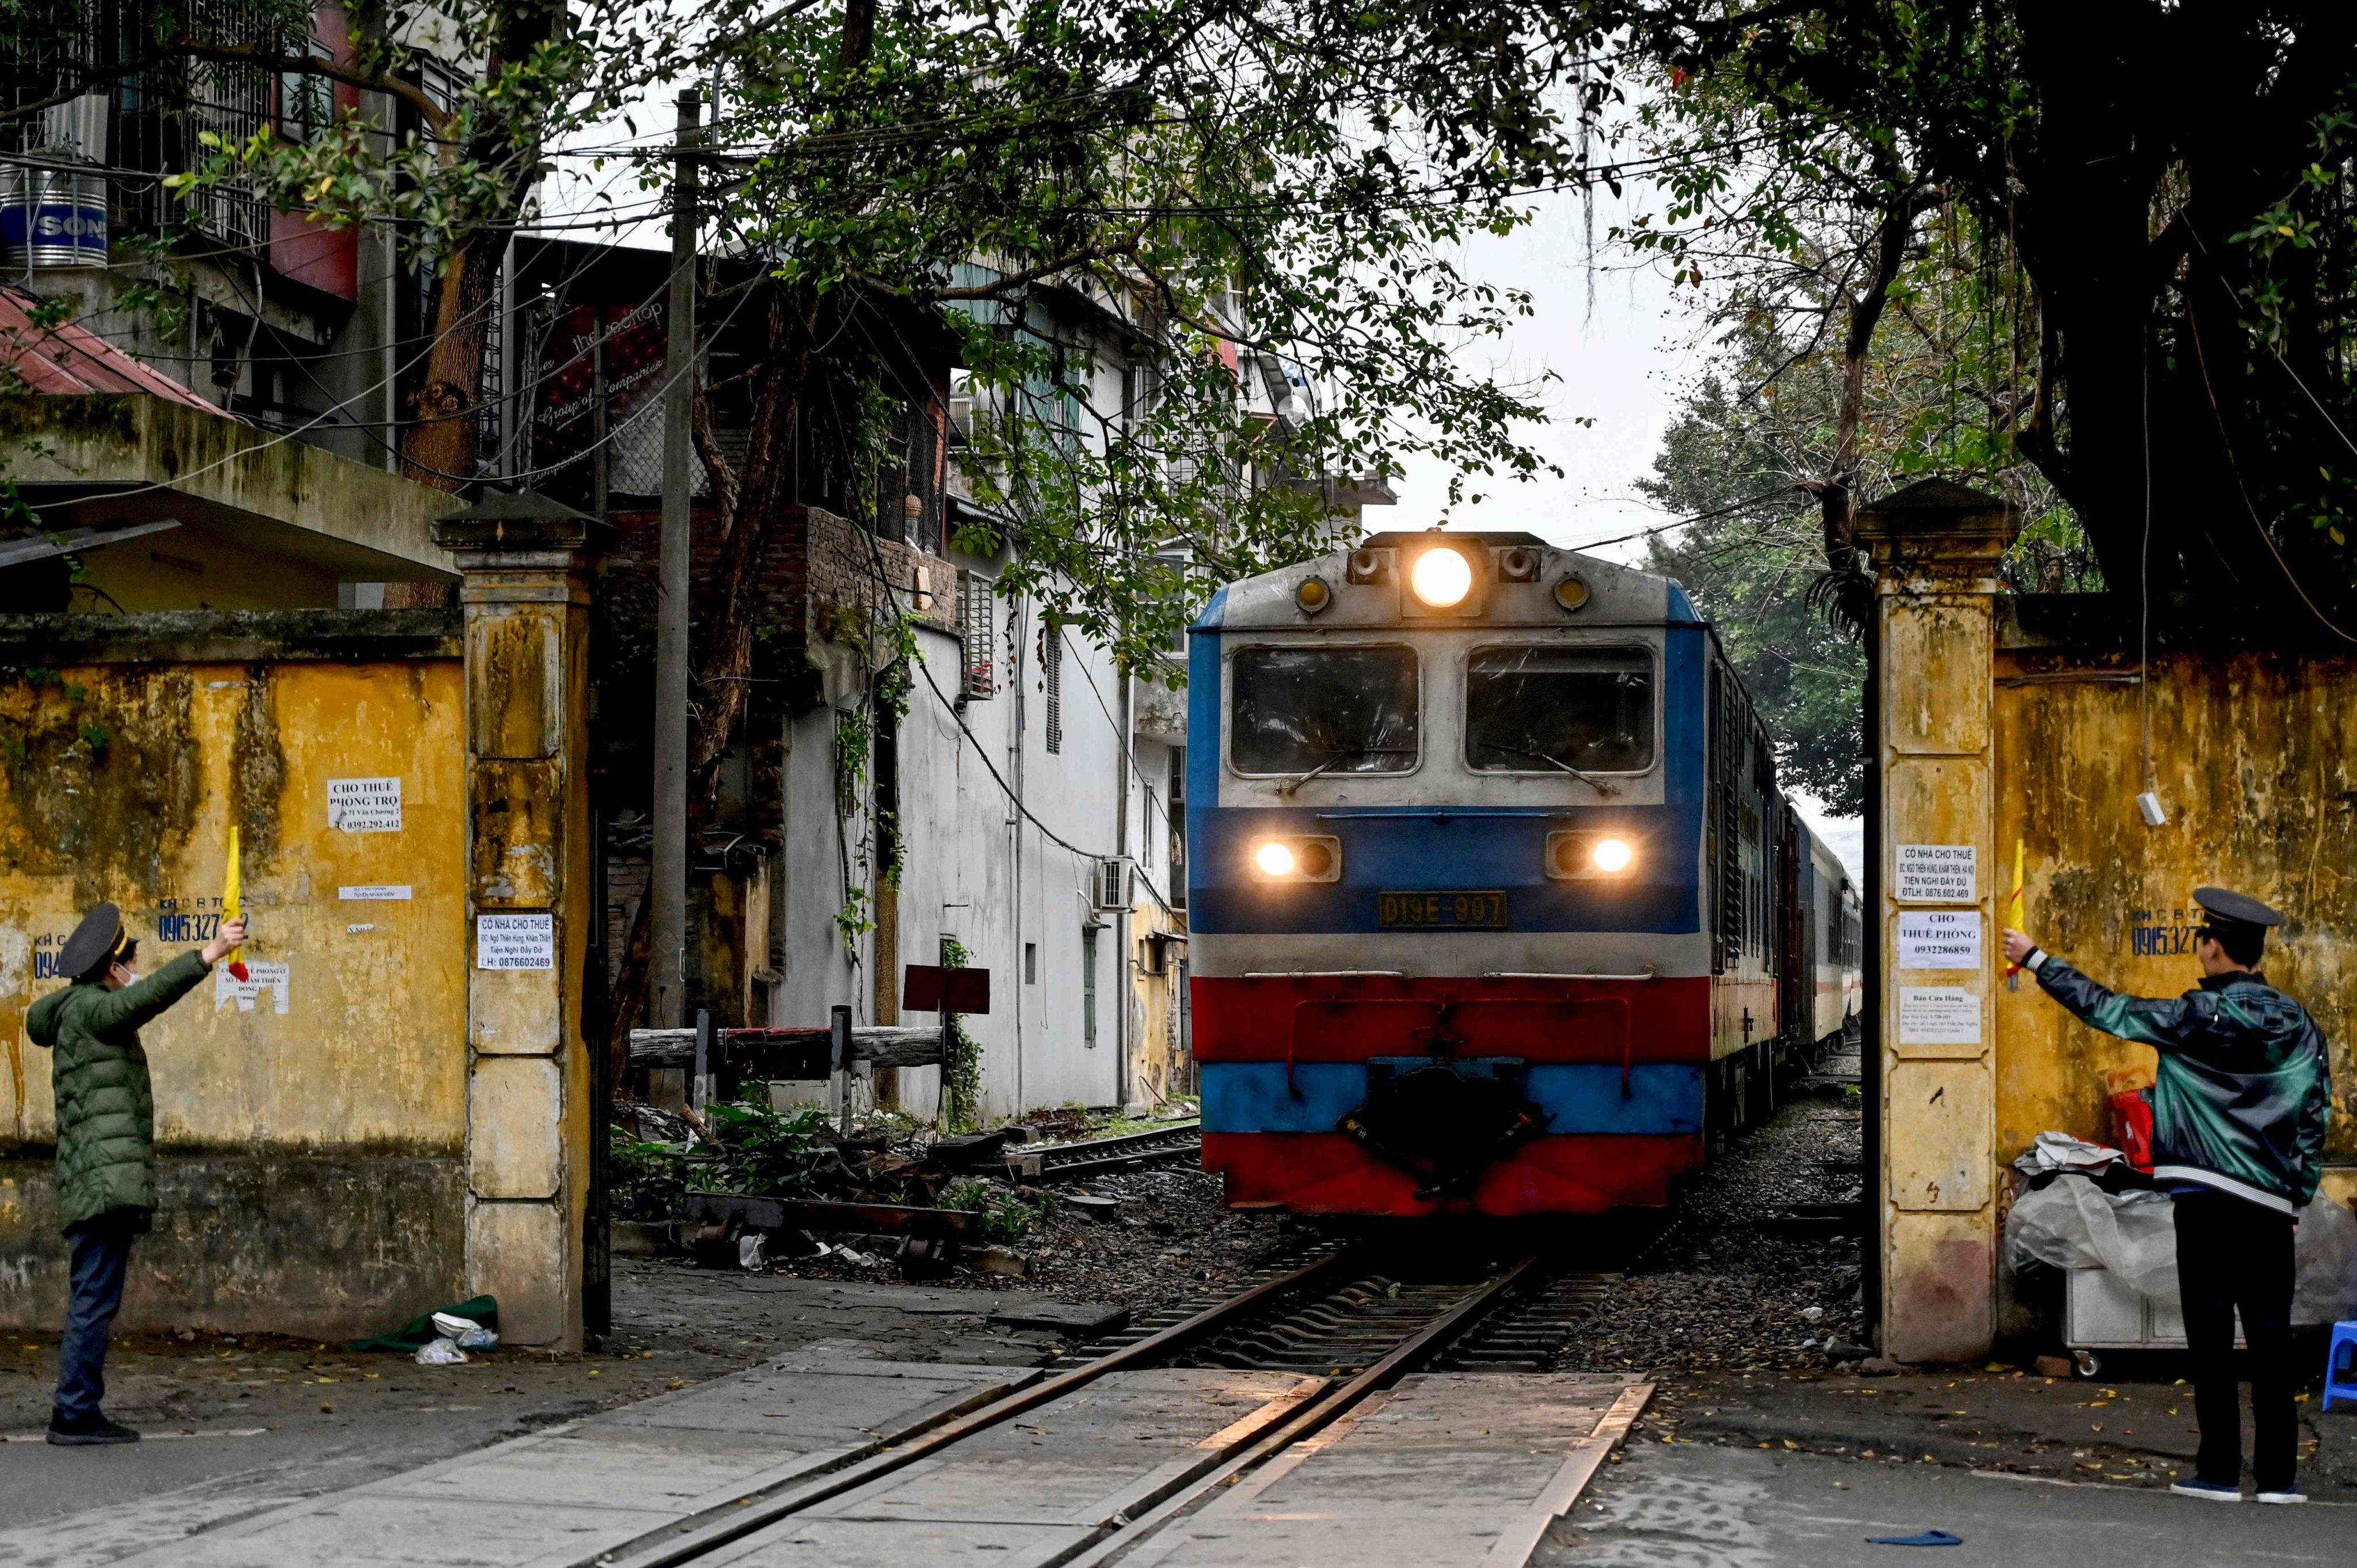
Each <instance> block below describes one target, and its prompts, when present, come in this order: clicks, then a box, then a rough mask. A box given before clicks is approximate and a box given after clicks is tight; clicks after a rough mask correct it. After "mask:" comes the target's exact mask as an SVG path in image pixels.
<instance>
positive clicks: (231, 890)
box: [221, 822, 245, 982]
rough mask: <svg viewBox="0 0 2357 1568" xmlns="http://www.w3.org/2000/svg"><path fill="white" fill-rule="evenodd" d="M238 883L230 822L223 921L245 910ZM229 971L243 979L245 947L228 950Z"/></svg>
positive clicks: (234, 837) (234, 830) (234, 838)
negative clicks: (227, 872)
mask: <svg viewBox="0 0 2357 1568" xmlns="http://www.w3.org/2000/svg"><path fill="white" fill-rule="evenodd" d="M238 884H239V877H238V854H237V824H236V823H235V822H231V824H230V825H229V874H228V875H227V876H225V877H224V878H223V879H222V885H221V918H222V919H223V920H224V921H227V920H234V919H236V918H238V916H240V915H242V914H243V913H244V912H245V909H244V905H243V904H242V898H243V896H244V889H243V888H242V887H241V886H239V885H238ZM229 972H230V974H231V978H233V979H236V980H238V981H241V982H242V981H243V980H244V979H245V949H244V948H243V947H242V946H240V947H236V948H233V949H231V950H230V955H229Z"/></svg>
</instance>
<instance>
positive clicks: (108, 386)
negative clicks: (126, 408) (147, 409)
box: [0, 285, 230, 419]
mask: <svg viewBox="0 0 2357 1568" xmlns="http://www.w3.org/2000/svg"><path fill="white" fill-rule="evenodd" d="M40 303H41V302H40V300H39V299H38V297H36V296H35V295H31V294H28V293H27V292H26V291H25V290H24V289H22V288H18V287H16V286H14V285H0V367H5V369H7V370H11V371H15V372H16V374H17V375H18V376H20V377H22V378H23V379H24V381H25V384H26V385H27V387H28V388H29V389H31V391H33V392H35V393H38V394H45V395H50V396H69V397H70V396H75V395H79V394H82V393H88V392H147V393H150V394H151V395H153V396H156V397H160V398H165V399H167V400H168V401H170V402H173V403H187V404H188V406H189V407H191V408H201V409H203V410H204V411H205V412H206V413H217V414H221V417H222V418H224V419H226V418H228V417H230V416H229V415H228V414H226V413H222V411H221V409H219V408H217V407H215V406H214V405H213V404H211V403H207V402H206V401H205V400H204V399H203V398H200V397H199V396H198V395H197V394H196V393H195V392H190V391H189V390H188V388H186V387H184V386H182V385H181V384H180V383H179V382H178V381H174V380H173V379H172V378H171V377H169V376H167V375H165V374H164V373H163V372H162V371H156V370H152V369H150V368H149V367H147V366H145V365H143V364H141V363H140V362H139V361H138V360H135V359H133V358H132V357H131V356H130V355H129V354H126V353H124V351H123V350H122V349H118V348H116V347H115V346H114V345H113V344H112V343H110V342H108V341H107V340H106V339H105V338H101V337H100V336H99V335H98V334H97V333H95V332H92V331H91V330H90V328H86V327H78V326H75V325H74V324H73V323H71V322H68V323H66V324H65V325H63V326H60V327H40V326H36V325H35V324H34V320H33V312H34V311H35V310H36V309H37V308H38V306H39V305H40Z"/></svg>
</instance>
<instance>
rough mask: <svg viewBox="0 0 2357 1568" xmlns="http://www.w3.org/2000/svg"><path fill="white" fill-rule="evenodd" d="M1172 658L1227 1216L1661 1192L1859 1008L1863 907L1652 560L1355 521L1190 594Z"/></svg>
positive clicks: (1510, 1203) (1705, 637) (1444, 1208)
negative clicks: (1319, 551) (1184, 701)
mask: <svg viewBox="0 0 2357 1568" xmlns="http://www.w3.org/2000/svg"><path fill="white" fill-rule="evenodd" d="M1189 680H1190V694H1189V715H1188V731H1189V736H1190V737H1191V738H1192V740H1193V744H1192V746H1190V747H1189V752H1188V757H1187V772H1188V777H1187V781H1186V782H1187V834H1188V854H1187V864H1188V876H1189V882H1188V913H1189V928H1190V937H1189V948H1190V952H1189V959H1190V965H1189V967H1190V970H1191V979H1190V985H1191V993H1190V1003H1191V1006H1192V1013H1193V1031H1192V1032H1193V1048H1194V1055H1195V1059H1196V1062H1197V1064H1198V1067H1199V1070H1200V1086H1201V1093H1202V1122H1203V1163H1204V1165H1205V1166H1206V1167H1207V1168H1209V1169H1211V1170H1215V1171H1218V1172H1219V1173H1221V1175H1222V1178H1223V1181H1224V1184H1225V1189H1226V1195H1227V1201H1228V1202H1229V1204H1230V1205H1231V1206H1233V1207H1239V1208H1243V1207H1256V1208H1286V1209H1291V1210H1294V1211H1297V1212H1301V1213H1315V1214H1335V1215H1383V1216H1403V1217H1405V1216H1427V1215H1436V1214H1450V1213H1458V1214H1468V1213H1469V1214H1483V1215H1495V1216H1526V1215H1544V1214H1564V1213H1594V1212H1598V1211H1602V1210H1606V1209H1610V1208H1622V1207H1634V1206H1658V1205H1661V1204H1663V1203H1665V1202H1666V1201H1667V1200H1668V1197H1669V1194H1670V1188H1671V1184H1672V1183H1673V1182H1674V1181H1675V1180H1676V1179H1677V1178H1678V1177H1680V1176H1684V1175H1685V1174H1687V1173H1689V1172H1692V1171H1695V1170H1696V1169H1698V1168H1699V1167H1700V1166H1701V1165H1703V1163H1704V1161H1705V1160H1706V1157H1707V1155H1708V1153H1709V1151H1710V1149H1711V1148H1712V1147H1713V1145H1714V1144H1715V1143H1716V1142H1717V1140H1718V1139H1720V1138H1721V1137H1723V1136H1724V1135H1725V1134H1726V1133H1728V1132H1730V1131H1732V1130H1735V1129H1738V1128H1740V1127H1742V1126H1744V1125H1746V1124H1748V1123H1750V1122H1755V1121H1757V1120H1759V1119H1760V1118H1761V1117H1763V1116H1764V1115H1765V1114H1766V1113H1767V1112H1769V1110H1770V1107H1771V1106H1772V1104H1773V1101H1774V1096H1775V1093H1776V1087H1777V1084H1778V1082H1779V1079H1780V1075H1781V1074H1783V1073H1784V1072H1786V1071H1787V1070H1788V1069H1791V1068H1792V1066H1793V1065H1794V1064H1796V1063H1798V1062H1800V1061H1802V1060H1803V1059H1805V1058H1807V1057H1808V1055H1809V1053H1811V1052H1812V1051H1813V1050H1814V1049H1816V1048H1817V1047H1821V1046H1823V1045H1824V1043H1826V1042H1828V1041H1829V1040H1831V1039H1832V1038H1833V1037H1834V1036H1838V1035H1840V1034H1841V1033H1842V1032H1843V1030H1844V1029H1845V1028H1846V1026H1847V1024H1848V1021H1849V1020H1850V1019H1851V1018H1852V1017H1853V1016H1854V1015H1856V1014H1857V1010H1858V1005H1859V990H1858V973H1859V971H1858V959H1859V952H1860V926H1859V904H1858V898H1857V892H1856V890H1855V889H1854V888H1853V887H1852V886H1851V885H1850V882H1849V879H1848V878H1847V876H1846V875H1845V874H1844V872H1843V870H1842V867H1841V865H1840V863H1839V862H1838V861H1837V860H1836V859H1835V857H1834V856H1833V855H1832V854H1830V853H1829V852H1828V851H1827V850H1826V849H1825V847H1824V844H1823V843H1820V842H1819V841H1818V840H1817V838H1816V837H1815V835H1814V834H1813V833H1812V832H1810V831H1809V829H1808V827H1807V825H1806V824H1805V823H1804V822H1803V821H1802V819H1801V817H1800V815H1799V814H1798V813H1797V812H1796V811H1794V810H1793V809H1792V805H1791V804H1790V802H1789V801H1788V800H1786V799H1785V798H1784V796H1783V794H1782V793H1781V791H1780V789H1778V786H1777V779H1776V769H1775V765H1774V759H1773V755H1772V753H1771V751H1770V746H1769V742H1768V736H1767V732H1766V730H1765V729H1764V728H1763V726H1762V725H1761V724H1760V718H1759V716H1758V714H1756V713H1755V712H1754V711H1753V708H1752V704H1751V702H1750V700H1749V696H1748V695H1747V694H1746V693H1745V691H1744V689H1743V686H1742V684H1741V682H1739V681H1738V679H1737V677H1736V673H1735V671H1734V668H1733V667H1732V666H1731V665H1730V664H1729V663H1728V662H1727V659H1726V657H1725V655H1724V653H1723V652H1722V650H1721V649H1720V647H1719V645H1718V641H1717V637H1716V635H1715V634H1714V632H1713V630H1712V628H1711V627H1710V625H1709V623H1707V622H1706V621H1705V620H1704V619H1703V618H1701V617H1700V616H1699V615H1697V614H1696V613H1695V608H1694V606H1693V605H1692V603H1691V602H1689V600H1688V599H1687V597H1686V595H1685V592H1684V589H1682V588H1681V587H1680V586H1679V585H1677V584H1676V583H1674V582H1673V581H1671V580H1669V579H1668V578H1665V577H1661V576H1657V575H1651V574H1648V573H1644V572H1640V571H1635V570H1632V569H1630V568H1628V567H1624V566H1619V565H1615V564H1612V563H1610V562H1607V561H1602V560H1598V559H1597V558H1594V557H1591V556H1586V555H1581V554H1578V553H1573V552H1569V551H1564V550H1558V549H1553V548H1550V547H1548V546H1547V545H1545V544H1544V543H1543V542H1541V541H1539V540H1538V539H1537V538H1535V537H1534V536H1532V535H1529V534H1523V533H1481V534H1465V533H1451V532H1442V531H1437V530H1436V531H1432V532H1422V533H1379V534H1376V535H1373V536H1372V537H1371V538H1369V539H1368V540H1367V541H1366V542H1364V543H1363V544H1362V545H1361V546H1360V547H1359V548H1357V549H1354V550H1349V551H1339V552H1336V553H1333V554H1330V555H1327V556H1324V557H1321V558H1319V559H1317V560H1313V561H1310V562H1308V563H1305V564H1300V565H1296V566H1291V567H1287V568H1286V569H1284V570H1281V571H1275V572H1270V573H1266V574H1264V575H1259V576H1255V577H1250V578H1246V579H1243V580H1242V581H1239V582H1236V583H1232V584H1231V585H1228V586H1227V587H1225V588H1223V589H1222V590H1221V591H1220V593H1219V594H1218V595H1217V596H1214V597H1213V598H1212V600H1211V603H1210V605H1209V606H1208V607H1206V608H1205V610H1204V612H1203V614H1202V616H1201V617H1200V618H1199V619H1198V620H1197V621H1196V623H1195V625H1194V627H1193V628H1192V633H1191V637H1190V648H1189Z"/></svg>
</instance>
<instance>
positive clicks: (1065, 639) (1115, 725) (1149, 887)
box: [1056, 627, 1178, 918]
mask: <svg viewBox="0 0 2357 1568" xmlns="http://www.w3.org/2000/svg"><path fill="white" fill-rule="evenodd" d="M1056 640H1057V641H1059V642H1060V643H1062V644H1063V645H1064V646H1065V647H1067V648H1069V649H1071V650H1072V657H1073V659H1074V660H1077V661H1078V662H1079V664H1080V667H1081V679H1082V680H1083V681H1085V682H1088V686H1089V695H1090V696H1092V697H1094V698H1095V699H1096V700H1097V712H1099V713H1101V714H1103V715H1104V721H1105V727H1106V728H1108V729H1110V730H1112V731H1113V738H1114V745H1116V746H1120V747H1121V754H1122V756H1124V757H1127V758H1128V759H1129V771H1130V774H1131V776H1132V777H1133V778H1135V779H1136V780H1137V787H1138V788H1139V789H1141V790H1143V791H1145V794H1146V800H1148V801H1149V802H1151V801H1152V800H1153V799H1154V786H1153V785H1152V784H1150V783H1148V782H1146V769H1145V768H1141V767H1139V766H1138V762H1137V753H1136V752H1135V751H1133V750H1132V749H1130V744H1129V741H1130V737H1129V736H1126V735H1124V734H1123V733H1122V728H1121V721H1120V720H1119V719H1116V718H1114V716H1113V709H1112V708H1111V707H1109V706H1107V705H1106V703H1105V700H1104V693H1103V691H1101V690H1099V689H1098V687H1097V678H1096V677H1095V676H1094V675H1092V674H1090V673H1089V661H1088V657H1087V655H1085V654H1084V653H1082V651H1081V650H1080V648H1079V647H1078V646H1077V645H1076V644H1074V643H1073V641H1072V639H1071V633H1070V632H1069V631H1067V630H1066V629H1065V628H1062V627H1058V628H1056ZM1121 847H1122V852H1123V856H1124V858H1128V851H1129V846H1128V845H1127V844H1124V845H1122V846H1121ZM1130 864H1131V865H1134V866H1135V867H1136V868H1137V879H1138V880H1139V881H1140V882H1143V883H1145V884H1146V891H1147V892H1148V893H1151V894H1153V895H1154V901H1155V902H1156V903H1157V904H1159V905H1161V906H1162V912H1163V913H1164V914H1166V915H1169V916H1172V917H1174V918H1175V917H1176V916H1177V914H1178V911H1177V910H1176V909H1173V908H1171V907H1170V900H1169V899H1168V898H1165V897H1163V896H1162V894H1161V892H1160V890H1159V889H1157V887H1156V886H1154V879H1153V878H1152V877H1150V876H1148V875H1146V867H1145V865H1143V864H1142V863H1141V862H1140V861H1138V860H1131V861H1130Z"/></svg>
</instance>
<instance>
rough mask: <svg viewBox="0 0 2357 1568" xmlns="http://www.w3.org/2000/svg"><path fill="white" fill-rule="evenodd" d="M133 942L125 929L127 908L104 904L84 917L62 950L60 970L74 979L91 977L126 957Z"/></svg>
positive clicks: (59, 960) (59, 959)
mask: <svg viewBox="0 0 2357 1568" xmlns="http://www.w3.org/2000/svg"><path fill="white" fill-rule="evenodd" d="M133 945H134V944H133V942H132V939H131V934H130V932H129V931H127V930H125V929H124V925H123V911H122V910H120V909H118V908H115V907H114V906H113V905H112V904H101V905H100V906H99V907H98V908H95V909H92V910H91V912H90V913H89V914H87V915H84V916H83V917H82V918H81V925H79V926H76V927H75V928H74V929H73V935H71V936H70V937H68V938H67V939H66V945H65V946H64V947H62V948H60V949H59V950H58V972H59V973H60V974H63V975H66V976H67V977H68V978H70V979H73V980H89V979H91V978H93V977H95V976H97V975H100V974H103V973H104V972H106V967H107V965H109V964H110V963H113V962H115V961H118V960H120V959H121V958H123V957H124V956H126V955H127V954H128V953H129V951H130V949H131V948H132V946H133Z"/></svg>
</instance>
